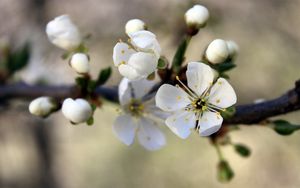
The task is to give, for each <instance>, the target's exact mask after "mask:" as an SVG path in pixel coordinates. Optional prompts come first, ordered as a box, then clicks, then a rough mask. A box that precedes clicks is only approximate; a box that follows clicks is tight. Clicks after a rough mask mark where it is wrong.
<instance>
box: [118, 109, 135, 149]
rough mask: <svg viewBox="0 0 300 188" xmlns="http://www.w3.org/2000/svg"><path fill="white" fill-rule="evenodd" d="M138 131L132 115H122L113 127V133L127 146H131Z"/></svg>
mask: <svg viewBox="0 0 300 188" xmlns="http://www.w3.org/2000/svg"><path fill="white" fill-rule="evenodd" d="M136 129H137V124H136V122H134V119H133V118H132V117H131V116H130V115H127V114H126V115H121V116H119V117H117V119H116V120H115V122H114V125H113V131H114V133H115V135H116V136H117V137H118V139H119V140H121V141H122V142H123V143H124V144H126V145H128V146H129V145H131V144H132V143H133V141H134V136H135V131H136Z"/></svg>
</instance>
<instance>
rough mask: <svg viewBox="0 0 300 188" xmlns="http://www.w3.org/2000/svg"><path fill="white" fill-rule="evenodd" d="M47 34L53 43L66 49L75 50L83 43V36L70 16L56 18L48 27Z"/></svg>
mask: <svg viewBox="0 0 300 188" xmlns="http://www.w3.org/2000/svg"><path fill="white" fill-rule="evenodd" d="M46 33H47V35H48V38H49V40H50V42H51V43H53V44H54V45H56V46H58V47H60V48H62V49H65V50H69V51H71V50H74V49H75V48H77V47H78V46H79V45H80V43H81V40H82V38H81V35H80V32H79V30H78V28H77V26H76V25H74V23H73V22H72V20H71V19H70V17H69V16H68V15H62V16H58V17H56V18H54V20H52V21H50V22H49V23H48V24H47V26H46Z"/></svg>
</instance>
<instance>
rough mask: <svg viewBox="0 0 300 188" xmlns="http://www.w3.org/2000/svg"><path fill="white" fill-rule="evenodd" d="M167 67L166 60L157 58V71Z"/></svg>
mask: <svg viewBox="0 0 300 188" xmlns="http://www.w3.org/2000/svg"><path fill="white" fill-rule="evenodd" d="M167 66H168V63H167V60H166V59H165V58H162V57H161V58H159V60H158V64H157V68H158V69H165V68H166V67H167Z"/></svg>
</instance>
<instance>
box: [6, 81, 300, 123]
mask: <svg viewBox="0 0 300 188" xmlns="http://www.w3.org/2000/svg"><path fill="white" fill-rule="evenodd" d="M95 94H97V95H98V96H100V97H103V98H105V99H107V100H110V101H113V102H117V101H118V90H117V87H105V86H100V87H97V89H96V90H95ZM40 96H51V97H54V98H56V99H58V100H63V99H65V98H68V97H72V98H76V97H78V96H80V89H79V88H78V87H76V86H67V85H62V86H37V85H28V84H25V83H17V84H12V85H0V101H1V100H10V99H14V98H22V99H34V98H37V97H40ZM299 109H300V80H298V81H296V84H295V87H294V88H293V89H291V90H290V91H288V92H286V93H285V94H284V95H282V96H280V97H278V98H275V99H273V100H269V101H265V102H262V103H258V104H254V103H251V104H244V105H238V106H236V113H235V115H234V116H232V117H231V118H229V119H226V120H224V124H226V125H236V124H247V125H252V124H257V123H259V122H261V121H263V120H266V119H268V118H270V117H274V116H277V115H281V114H286V113H289V112H293V111H297V110H299Z"/></svg>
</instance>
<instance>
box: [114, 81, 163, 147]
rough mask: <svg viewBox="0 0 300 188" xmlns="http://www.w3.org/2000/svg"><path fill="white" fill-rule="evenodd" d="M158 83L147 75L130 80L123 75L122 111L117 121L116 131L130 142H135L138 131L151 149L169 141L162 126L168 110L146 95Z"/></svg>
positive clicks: (142, 141)
mask: <svg viewBox="0 0 300 188" xmlns="http://www.w3.org/2000/svg"><path fill="white" fill-rule="evenodd" d="M154 84H155V82H154V81H149V80H147V79H141V80H138V81H130V80H129V79H127V78H123V79H122V81H121V83H120V85H119V101H120V104H121V107H122V111H121V114H120V115H119V116H118V117H117V118H116V120H115V122H114V125H113V131H114V133H115V135H116V136H117V137H118V138H119V140H121V141H122V142H123V143H124V144H126V145H131V144H132V143H133V141H134V138H135V135H137V138H138V140H139V143H140V144H141V145H142V146H143V147H145V148H146V149H148V150H158V149H160V148H161V147H163V146H164V145H165V144H166V141H165V136H164V134H163V133H162V132H161V131H160V129H159V127H158V126H159V123H160V121H161V118H165V117H166V116H165V113H164V112H162V111H161V110H159V109H158V108H157V107H156V106H155V104H154V100H153V99H152V100H151V99H150V100H146V101H145V99H144V97H145V95H146V94H147V93H148V92H149V91H150V90H151V88H152V87H153V86H154Z"/></svg>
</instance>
